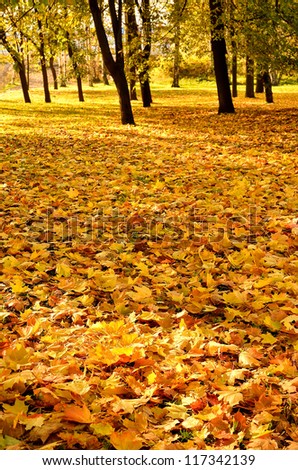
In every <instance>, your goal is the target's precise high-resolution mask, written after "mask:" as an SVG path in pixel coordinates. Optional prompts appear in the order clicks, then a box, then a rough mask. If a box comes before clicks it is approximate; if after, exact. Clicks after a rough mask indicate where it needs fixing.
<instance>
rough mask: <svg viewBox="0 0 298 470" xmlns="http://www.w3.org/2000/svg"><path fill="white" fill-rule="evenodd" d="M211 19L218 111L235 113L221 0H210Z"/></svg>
mask: <svg viewBox="0 0 298 470" xmlns="http://www.w3.org/2000/svg"><path fill="white" fill-rule="evenodd" d="M209 7H210V20H211V48H212V53H213V61H214V72H215V79H216V85H217V93H218V100H219V108H218V113H219V114H221V113H234V112H235V109H234V105H233V101H232V95H231V90H230V83H229V75H228V67H227V61H226V52H227V48H226V41H225V38H224V24H223V21H222V17H223V7H222V1H221V0H209Z"/></svg>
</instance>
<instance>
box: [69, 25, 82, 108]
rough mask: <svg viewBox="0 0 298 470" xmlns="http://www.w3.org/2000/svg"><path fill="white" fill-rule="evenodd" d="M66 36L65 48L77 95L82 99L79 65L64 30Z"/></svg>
mask: <svg viewBox="0 0 298 470" xmlns="http://www.w3.org/2000/svg"><path fill="white" fill-rule="evenodd" d="M66 38H67V49H68V55H69V58H70V60H71V62H72V66H73V70H74V73H75V77H76V81H77V88H78V96H79V101H84V93H83V86H82V77H81V74H80V71H79V66H78V63H77V61H76V60H75V57H74V52H73V47H72V44H71V40H70V36H69V32H68V31H67V32H66Z"/></svg>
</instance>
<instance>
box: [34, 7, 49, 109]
mask: <svg viewBox="0 0 298 470" xmlns="http://www.w3.org/2000/svg"><path fill="white" fill-rule="evenodd" d="M34 11H35V13H36V15H38V10H37V8H34ZM37 26H38V37H39V46H38V52H39V56H40V67H41V73H42V81H43V90H44V98H45V102H46V103H50V102H51V95H50V88H49V80H48V72H47V63H46V54H45V42H44V35H43V30H42V22H41V20H40V19H39V17H38V18H37Z"/></svg>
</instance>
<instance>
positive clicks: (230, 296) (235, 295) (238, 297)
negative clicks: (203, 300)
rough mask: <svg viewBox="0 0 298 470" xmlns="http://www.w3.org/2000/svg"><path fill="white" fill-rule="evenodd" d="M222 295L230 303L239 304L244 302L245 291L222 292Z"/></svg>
mask: <svg viewBox="0 0 298 470" xmlns="http://www.w3.org/2000/svg"><path fill="white" fill-rule="evenodd" d="M222 297H223V299H224V300H225V302H226V303H227V304H230V305H241V304H244V303H245V302H246V292H240V291H236V290H234V291H233V292H224V293H223V294H222Z"/></svg>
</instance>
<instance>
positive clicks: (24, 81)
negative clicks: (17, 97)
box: [17, 62, 31, 103]
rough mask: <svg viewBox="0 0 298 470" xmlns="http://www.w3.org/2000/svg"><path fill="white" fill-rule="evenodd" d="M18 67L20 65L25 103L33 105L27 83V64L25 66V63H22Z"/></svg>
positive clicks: (19, 70)
mask: <svg viewBox="0 0 298 470" xmlns="http://www.w3.org/2000/svg"><path fill="white" fill-rule="evenodd" d="M17 65H18V72H19V77H20V81H21V86H22V92H23V96H24V101H25V103H31V99H30V95H29V90H28V82H27V78H26V71H25V64H24V62H22V64H17Z"/></svg>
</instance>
